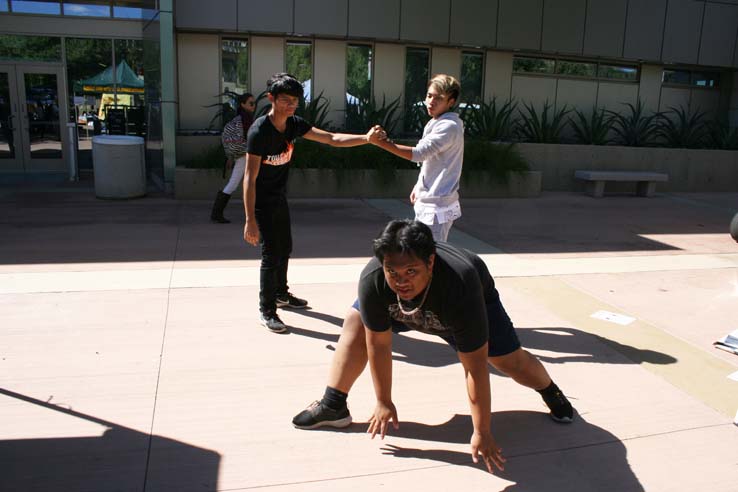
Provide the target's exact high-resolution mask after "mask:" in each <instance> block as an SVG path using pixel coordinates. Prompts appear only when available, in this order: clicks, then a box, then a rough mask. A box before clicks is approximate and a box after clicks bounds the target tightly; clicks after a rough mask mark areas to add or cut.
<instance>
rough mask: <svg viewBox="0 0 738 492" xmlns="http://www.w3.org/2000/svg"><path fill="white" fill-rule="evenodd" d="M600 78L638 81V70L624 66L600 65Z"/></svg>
mask: <svg viewBox="0 0 738 492" xmlns="http://www.w3.org/2000/svg"><path fill="white" fill-rule="evenodd" d="M598 76H599V78H601V79H615V80H629V81H633V82H635V81H637V80H638V68H637V67H630V66H624V65H600V67H599V71H598Z"/></svg>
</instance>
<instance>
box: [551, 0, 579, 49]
mask: <svg viewBox="0 0 738 492" xmlns="http://www.w3.org/2000/svg"><path fill="white" fill-rule="evenodd" d="M586 7H587V0H554V1H548V2H546V3H545V4H544V8H543V40H542V44H543V50H544V51H556V52H560V53H579V54H581V53H582V48H583V45H584V16H585V12H586Z"/></svg>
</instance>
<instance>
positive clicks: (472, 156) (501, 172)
mask: <svg viewBox="0 0 738 492" xmlns="http://www.w3.org/2000/svg"><path fill="white" fill-rule="evenodd" d="M529 170H530V165H529V164H528V161H527V160H526V159H525V157H523V155H522V154H521V153H520V150H519V149H518V146H517V145H516V144H514V143H493V142H490V141H489V140H482V139H472V138H470V139H467V140H466V141H465V143H464V167H463V172H462V177H463V178H464V179H465V180H467V179H470V176H473V173H470V172H469V171H488V172H489V173H490V174H491V175H492V177H493V178H494V180H495V181H497V182H499V183H506V182H507V180H508V178H509V175H510V174H511V173H515V174H523V173H525V172H527V171H529Z"/></svg>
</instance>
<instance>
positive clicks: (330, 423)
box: [292, 415, 353, 430]
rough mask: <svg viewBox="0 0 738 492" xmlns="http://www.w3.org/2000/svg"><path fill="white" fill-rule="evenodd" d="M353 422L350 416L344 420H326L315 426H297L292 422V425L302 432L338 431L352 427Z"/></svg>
mask: <svg viewBox="0 0 738 492" xmlns="http://www.w3.org/2000/svg"><path fill="white" fill-rule="evenodd" d="M351 422H353V420H352V419H351V415H349V416H348V417H344V418H342V419H338V420H324V421H322V422H318V423H317V424H313V425H297V424H296V423H294V422H292V425H293V426H295V429H302V430H312V429H317V428H318V427H334V428H336V429H343V428H344V427H348V426H349V425H351Z"/></svg>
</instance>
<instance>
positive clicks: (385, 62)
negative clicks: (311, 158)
mask: <svg viewBox="0 0 738 492" xmlns="http://www.w3.org/2000/svg"><path fill="white" fill-rule="evenodd" d="M41 6H42V7H44V8H45V9H50V10H51V11H50V12H48V11H44V12H39V11H38V9H40V8H41ZM83 7H87V8H88V10H87V13H86V15H82V14H81V12H82V10H84V9H83ZM89 7H95V8H96V10H94V11H91V10H89ZM126 8H127V9H139V11H140V12H139V11H137V12H138V13H139V14H140V16H139V17H136V18H133V19H132V18H130V16H131V15H133V14H132V13H131V14H129V17H122V16H123V15H126V14H124V10H121V9H126ZM34 9H35V10H36V11H34ZM116 9H117V10H116ZM125 12H127V11H125ZM116 13H117V14H116ZM0 34H1V35H2V36H3V37H5V38H6V40H9V41H8V42H10V44H11V45H12V43H13V42H16V43H17V42H18V41H17V39H16V38H18V37H34V36H35V37H47V38H48V37H50V38H59V39H60V44H61V46H60V47H59V52H60V54H59V56H58V57H57V58H54V59H53V60H51V61H49V60H43V62H41V61H39V60H27V59H25V58H23V57H21V58H20V59H18V58H13V57H12V56H11V55H8V54H7V53H6V54H4V55H3V58H4V60H6V61H7V62H3V63H5V65H3V66H0V96H3V97H4V95H3V94H2V93H1V92H2V90H4V87H5V86H4V85H3V84H2V82H3V79H2V77H3V75H2V74H3V73H5V74H6V76H7V77H8V80H16V81H20V80H21V79H23V77H26V78H28V77H29V76H30V75H29V74H34V73H36V72H33V70H37V69H38V67H39V66H41V68H47V67H51V66H52V65H53V67H54V70H56V71H55V72H53V75H54V76H55V77H56V81H57V84H58V87H57V89H56V90H57V92H58V93H59V94H67V95H68V97H65V98H59V103H58V106H59V109H58V113H59V115H58V120H59V121H60V129H61V128H62V124H63V123H66V122H69V121H75V122H80V123H79V125H80V126H79V127H78V132H79V131H81V132H85V131H88V130H89V131H91V132H92V133H93V134H94V132H95V128H94V125H95V123H96V122H95V118H97V119H99V120H101V123H98V125H99V126H100V125H102V126H101V128H99V130H100V131H102V132H106V131H109V128H108V127H109V126H110V125H109V124H108V123H107V117H108V114H107V112H103V113H101V107H100V106H101V105H103V106H107V107H109V108H110V109H112V110H113V114H115V110H116V109H120V107H122V108H123V109H124V112H125V116H126V120H125V121H126V132H136V131H137V129H136V121H138V120H137V118H139V119H140V114H142V113H141V112H137V111H139V110H138V109H137V108H139V107H142V108H143V109H141V111H143V114H144V115H145V116H144V121H145V123H146V128H145V129H144V130H143V131H144V132H145V134H146V137H147V145H148V148H149V153H148V154H147V159H149V160H150V162H148V163H147V165H148V167H149V169H150V172H151V173H152V174H153V175H154V176H157V177H158V179H160V181H161V182H162V186H164V187H165V188H166V187H168V185H171V182H172V180H173V179H174V166H175V165H176V163H177V161H178V160H181V159H183V158H184V157H185V156H183V155H181V154H182V153H183V152H184V151H182V150H180V155H179V156H178V155H177V149H178V148H179V149H182V148H183V146H182V145H180V146H178V145H177V139H182V138H184V137H186V136H187V135H192V134H195V133H198V132H202V131H205V130H208V129H216V130H217V129H218V127H219V125H220V124H222V122H221V121H220V120H219V111H222V106H221V103H223V102H226V101H227V100H228V98H227V97H225V96H224V94H226V93H228V92H235V93H242V92H245V91H248V92H252V93H254V94H257V95H258V94H259V93H261V92H262V91H263V90H264V89H265V82H266V80H267V79H268V77H269V76H270V75H272V74H273V73H275V72H281V71H289V72H291V73H294V74H295V75H296V76H297V77H298V78H299V79H300V80H301V81H302V82H303V83H304V85H305V87H306V89H307V92H308V95H309V97H311V98H318V97H322V98H324V100H326V101H327V102H328V105H329V106H328V107H329V113H328V116H327V120H326V124H327V125H329V126H332V127H335V128H342V127H345V126H346V124H347V118H348V117H349V116H348V114H347V109H350V108H349V107H348V106H350V105H352V104H355V103H356V102H357V101H360V100H366V99H370V98H374V99H375V100H376V101H385V102H387V103H389V102H395V101H396V104H397V105H398V107H399V108H400V110H401V111H399V112H398V114H402V115H404V116H403V121H402V122H401V123H400V126H399V128H400V129H401V130H405V131H412V130H413V128H412V127H413V122H412V118H411V116H412V114H411V113H412V112H413V111H414V108H417V106H418V104H419V102H420V101H422V98H423V92H424V89H425V83H426V81H427V79H428V77H429V76H430V75H432V74H434V73H438V72H445V73H449V74H452V75H455V76H456V77H458V78H459V79H460V80H461V81H462V87H463V93H462V98H461V99H462V101H461V102H462V103H464V104H472V105H473V104H478V103H479V102H485V101H490V100H492V99H493V98H496V100H498V101H505V100H510V99H514V100H515V101H517V102H518V103H519V104H520V105H521V106H522V105H529V106H531V107H537V108H542V107H543V106H544V105H545V104H548V105H550V106H551V107H553V108H562V107H567V108H574V109H579V110H581V111H590V110H591V109H592V108H606V109H610V110H613V111H619V110H622V109H623V108H625V107H626V106H625V105H626V104H636V103H637V102H639V101H640V102H642V103H643V105H644V106H645V107H646V109H647V110H648V111H665V110H668V109H669V108H683V109H685V110H687V111H689V112H692V113H694V112H705V113H706V114H707V115H708V117H709V118H713V119H720V120H722V121H725V122H730V123H731V124H732V125H733V126H737V124H738V97H737V93H736V91H735V90H734V87H735V85H734V83H733V77H734V76H733V74H734V70H735V69H736V67H738V53H737V50H736V46H737V45H738V0H729V1H728V0H721V1H704V0H648V1H644V0H374V1H372V2H366V1H363V0H270V1H268V2H264V1H256V0H217V1H212V2H204V1H203V0H159V1H158V2H157V1H155V0H150V1H142V2H134V1H128V0H126V1H116V0H112V1H111V0H100V1H97V0H95V1H88V0H85V1H84V2H83V1H82V0H77V1H75V2H72V1H70V2H67V1H45V2H42V1H35V2H31V1H17V0H5V1H0ZM79 40H83V41H79ZM129 40H132V42H133V44H131V45H130V46H128V45H126V43H128V42H129ZM93 41H94V43H97V44H98V45H99V44H100V43H102V46H98V47H97V48H90V47H89V46H88V45H89V44H91V43H92V44H94V43H93ZM108 41H109V43H108ZM135 42H139V43H140V53H139V54H140V59H141V60H142V61H141V62H140V68H139V66H138V65H137V66H131V64H132V63H133V64H134V65H135V64H136V63H139V58H137V56H138V55H139V54H137V52H136V53H133V54H131V53H132V52H135V51H136V50H137V49H138V47H137V46H135ZM6 44H7V43H6ZM124 45H125V46H124ZM121 46H122V47H121ZM85 50H86V51H85ZM6 51H7V50H6ZM108 51H109V52H110V53H111V56H110V59H109V60H108V59H105V60H102V59H101V60H100V61H99V62H98V63H97V65H98V66H99V67H100V68H101V70H100V71H99V72H97V73H92V72H94V70H92V65H91V64H89V63H87V64H86V63H82V62H80V61H79V59H80V57H82V59H83V60H87V61H89V58H90V56H94V57H98V58H101V57H102V58H105V57H104V56H103V55H101V53H103V52H108ZM146 60H148V62H147V61H146ZM121 61H125V62H126V64H127V65H128V66H129V68H130V69H131V71H132V73H133V74H134V75H136V76H137V77H138V78H142V79H143V83H144V87H143V92H140V88H136V87H123V85H124V84H122V78H121V80H118V78H116V77H114V78H113V80H112V82H111V86H107V85H105V84H104V83H103V84H102V85H98V86H94V85H93V84H84V82H85V81H88V82H89V81H90V79H91V78H93V77H95V76H98V75H100V74H101V73H102V72H104V70H102V67H103V65H105V66H107V67H115V70H114V72H115V73H116V74H119V73H122V71H123V70H124V68H125V67H123V68H118V67H119V65H120V63H121ZM144 65H145V66H144ZM10 66H12V67H15V68H13V70H15V72H16V73H15V74H12V73H11V72H10V68H8V67H10ZM18 67H20V68H18ZM28 70H31V71H30V72H29V71H28ZM44 73H45V72H44ZM49 73H52V72H49ZM18 74H22V75H18ZM19 77H20V78H19ZM24 80H25V79H24ZM39 80H40V79H39ZM49 80H51V79H49V78H48V76H47V77H46V79H45V82H44V81H43V80H41V82H43V83H42V84H41V85H42V86H44V85H49V83H50V82H49ZM103 82H105V81H103ZM11 85H12V84H11ZM21 85H22V84H21V83H20V82H16V83H15V87H14V88H12V87H10V86H8V91H11V92H12V91H15V93H17V94H20V95H18V96H16V99H18V100H22V98H23V97H24V96H23V95H22V94H21V93H22V92H23V90H24V89H22V88H21ZM96 88H97V89H100V90H98V91H97V92H95V91H94V89H96ZM110 89H112V92H111V90H110ZM26 90H27V89H26ZM126 90H128V91H130V93H126ZM137 91H139V92H137ZM37 92H38V91H37ZM41 92H43V91H41ZM46 92H48V91H46ZM111 94H112V97H113V98H112V105H111V104H110V103H107V104H106V103H105V98H106V97H107V101H111V99H110V96H111ZM122 96H129V97H122ZM36 98H37V99H38V97H36ZM129 108H132V109H129ZM93 109H94V111H95V115H94V116H90V112H91V111H92V110H93ZM349 112H350V111H349ZM85 113H86V114H85ZM129 113H130V115H129ZM1 117H2V115H0V118H1ZM53 117H55V115H52V118H53ZM88 117H89V119H90V120H91V123H92V128H91V129H90V128H88V126H89V125H88V122H86V120H87V118H88ZM83 119H84V120H85V122H84V124H83V123H82V120H83ZM36 126H39V125H36ZM13 131H16V130H13ZM23 131H26V130H23ZM4 134H5V132H3V135H4ZM5 138H6V143H5V145H6V147H7V148H6V149H5V153H8V154H10V153H13V152H10V150H11V149H10V148H9V146H8V144H7V137H5ZM39 138H40V137H39V136H38V135H36V139H37V140H38V139H39ZM60 139H61V140H62V143H61V144H60V145H61V149H60V151H59V152H60V153H61V159H62V160H63V159H64V156H65V152H69V149H66V148H65V144H64V142H63V140H64V139H63V138H60ZM30 140H33V138H30V139H29V141H30ZM14 142H18V143H22V142H23V138H22V137H16V138H15V140H14ZM24 145H25V144H24ZM85 145H86V144H85V142H84V140H83V137H79V136H78V137H77V144H76V146H77V147H78V149H79V150H75V152H77V153H78V155H79V156H80V159H79V161H80V165H81V166H82V167H84V166H85V165H87V164H85V156H84V155H83V154H81V152H83V151H84V149H83V147H85ZM14 147H17V146H14ZM13 150H15V155H20V154H23V155H24V157H23V158H22V159H21V160H23V162H22V163H21V164H18V162H17V159H16V162H15V164H13V165H12V166H15V167H12V166H9V165H8V164H7V162H9V161H7V162H6V161H2V160H0V171H2V172H3V173H6V174H7V173H9V172H10V171H9V169H14V170H15V172H16V173H18V172H23V173H26V174H28V173H29V172H32V171H33V170H37V169H47V168H48V166H47V167H43V166H41V167H38V166H36V164H37V162H34V161H33V157H32V156H30V157H29V156H28V155H27V154H28V152H27V151H26V150H22V151H21V150H18V149H17V148H16V149H13ZM30 152H31V154H33V151H30ZM2 153H3V149H2V148H0V154H2ZM55 155H58V153H57V154H55ZM0 158H1V155H0ZM39 159H40V158H39ZM29 162H30V164H29ZM38 162H40V160H39V161H38ZM23 166H25V167H23ZM19 169H22V170H23V171H19ZM33 172H35V171H33Z"/></svg>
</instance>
